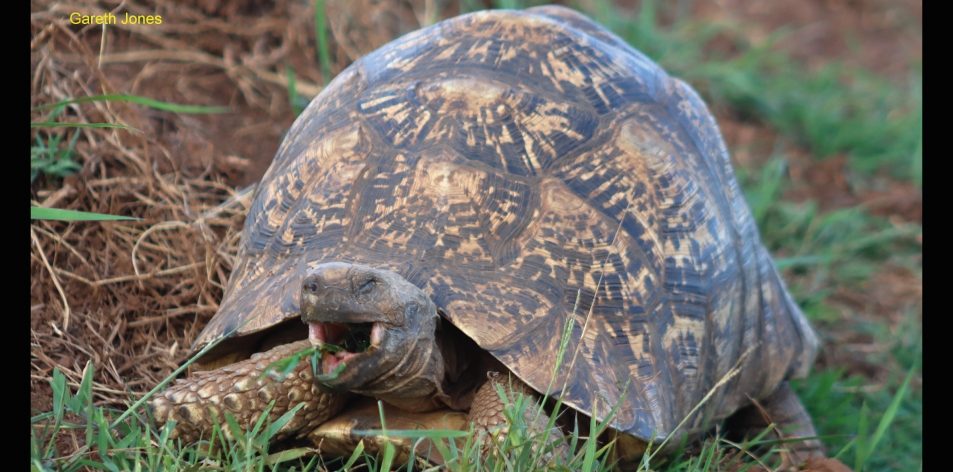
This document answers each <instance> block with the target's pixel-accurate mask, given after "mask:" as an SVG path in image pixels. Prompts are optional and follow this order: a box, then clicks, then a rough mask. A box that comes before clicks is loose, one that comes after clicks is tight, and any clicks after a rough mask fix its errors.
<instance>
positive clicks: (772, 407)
mask: <svg viewBox="0 0 953 472" xmlns="http://www.w3.org/2000/svg"><path fill="white" fill-rule="evenodd" d="M758 403H759V405H760V407H761V408H759V407H758V405H751V406H749V407H746V408H743V409H741V410H739V411H738V412H737V413H735V414H734V415H733V416H732V417H731V418H729V419H728V422H727V427H728V429H729V431H730V432H731V433H733V434H736V435H738V436H741V437H744V436H747V437H754V436H757V435H758V434H760V433H762V432H763V431H764V430H765V429H766V428H767V427H768V425H770V424H772V423H773V424H774V432H773V433H771V437H773V438H778V437H780V438H783V439H793V438H816V437H817V432H816V431H815V430H814V424H813V423H812V422H811V417H810V415H808V414H807V410H805V409H804V405H802V404H801V401H800V400H799V399H798V398H797V395H795V394H794V392H793V391H792V390H791V387H790V386H789V385H788V384H787V383H784V384H782V385H781V386H780V387H779V388H778V390H777V391H776V392H774V393H773V394H771V396H769V397H767V398H765V399H763V400H761V401H760V402H758ZM782 447H783V448H785V449H787V450H788V451H790V456H788V457H785V459H784V461H785V462H786V463H787V464H786V465H788V466H791V465H796V464H803V463H805V462H808V463H809V464H822V463H824V464H828V463H829V465H828V466H829V467H834V468H832V469H830V470H849V469H846V467H844V466H843V465H842V464H840V462H838V461H837V460H835V459H827V458H826V454H825V451H824V445H823V444H821V441H820V440H818V439H805V440H803V441H796V442H785V443H783V444H782ZM837 467H844V469H839V468H837ZM818 470H826V469H818Z"/></svg>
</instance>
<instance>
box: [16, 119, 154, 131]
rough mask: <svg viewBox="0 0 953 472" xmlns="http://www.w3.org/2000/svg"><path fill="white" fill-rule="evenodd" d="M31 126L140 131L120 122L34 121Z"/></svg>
mask: <svg viewBox="0 0 953 472" xmlns="http://www.w3.org/2000/svg"><path fill="white" fill-rule="evenodd" d="M30 128H115V129H122V130H126V131H135V132H136V133H140V132H141V131H139V130H138V129H136V128H133V127H132V126H126V125H121V124H118V123H61V122H58V121H32V122H30Z"/></svg>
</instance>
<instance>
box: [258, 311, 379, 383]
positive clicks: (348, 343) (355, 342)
mask: <svg viewBox="0 0 953 472" xmlns="http://www.w3.org/2000/svg"><path fill="white" fill-rule="evenodd" d="M312 324H317V323H312ZM324 325H325V327H327V326H328V325H330V323H327V324H324ZM334 328H335V329H334V330H333V331H335V332H336V333H337V334H335V335H333V336H330V337H327V340H325V341H322V342H320V343H319V344H315V345H313V346H311V347H308V348H305V349H302V350H300V351H297V352H295V353H294V354H292V355H291V356H288V357H285V358H282V359H279V360H277V361H275V362H272V363H271V364H269V365H268V367H267V368H265V370H264V372H263V373H262V374H261V375H262V376H264V375H270V376H271V377H272V378H273V379H275V380H277V381H279V382H280V381H283V380H284V379H285V378H287V376H288V375H289V374H290V373H291V372H292V371H294V369H295V368H296V367H297V365H298V363H299V362H301V361H302V360H304V359H308V360H309V361H310V363H311V373H312V375H314V378H315V379H316V380H317V381H319V382H322V383H326V382H330V381H332V380H334V379H336V378H338V376H340V375H341V372H343V371H344V369H345V368H346V367H347V360H348V359H350V358H352V357H354V356H355V355H357V354H360V353H364V352H367V351H368V350H369V349H371V348H372V347H373V344H372V341H371V339H372V333H373V331H374V323H353V324H343V323H337V324H335V326H334ZM328 331H331V330H330V329H329V330H328ZM312 332H313V330H312ZM325 332H327V331H325ZM321 338H322V339H323V338H324V336H323V335H322V336H321ZM332 340H333V341H334V342H331V341H332ZM312 342H314V340H313V337H312ZM324 356H330V358H329V361H328V362H327V364H328V366H327V367H328V369H325V370H327V372H324V371H322V368H321V367H322V360H323V359H324Z"/></svg>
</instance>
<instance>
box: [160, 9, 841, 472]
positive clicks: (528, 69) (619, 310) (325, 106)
mask: <svg viewBox="0 0 953 472" xmlns="http://www.w3.org/2000/svg"><path fill="white" fill-rule="evenodd" d="M348 339H351V340H352V341H353V342H351V343H350V344H348V342H349V341H347V340H348ZM213 342H219V344H217V345H216V346H215V347H214V348H213V349H211V350H208V352H207V354H205V356H204V357H203V358H202V359H200V361H199V362H200V367H201V368H202V369H204V370H202V371H200V372H194V373H193V374H192V375H191V376H190V377H189V378H186V379H180V380H178V381H177V382H176V383H175V384H174V385H173V386H172V387H170V388H169V389H168V390H166V391H165V392H164V393H163V394H162V395H160V396H159V397H158V398H157V399H156V400H154V401H153V402H152V409H153V412H154V414H155V416H156V418H157V420H158V421H159V422H160V423H164V422H166V421H168V420H170V419H174V420H176V427H175V434H176V435H178V436H179V437H182V438H186V439H194V438H197V437H198V436H199V435H200V434H206V433H207V431H208V430H209V429H210V428H211V425H212V422H213V420H214V419H215V418H219V417H220V416H221V415H222V414H223V412H230V413H231V414H233V415H235V416H236V418H237V420H238V422H239V423H240V424H241V425H243V426H247V425H251V424H253V423H254V421H255V420H256V419H257V418H258V416H259V415H260V414H261V412H262V411H263V410H264V408H265V405H267V404H268V403H269V402H274V407H273V408H272V409H271V410H270V413H269V415H270V418H271V419H275V418H277V417H278V416H280V415H281V414H284V413H285V412H287V411H288V410H289V409H290V408H292V407H294V406H295V405H298V404H302V405H303V406H302V407H301V408H302V409H301V410H299V411H298V412H297V413H296V414H295V416H294V417H293V420H292V421H291V422H289V423H288V424H286V425H285V426H284V427H283V428H282V429H281V435H280V436H281V437H295V438H304V439H306V440H310V441H314V442H315V443H317V444H319V445H320V447H321V450H322V451H331V452H336V453H346V452H348V449H349V448H351V447H353V446H354V445H355V444H356V441H357V440H358V439H360V437H359V435H358V434H357V431H358V430H362V429H374V428H380V423H379V420H378V411H377V405H376V403H374V402H373V400H375V399H376V400H381V401H382V402H383V404H384V405H386V415H385V416H386V417H387V423H388V424H387V426H388V427H389V428H391V429H393V428H456V429H466V428H467V425H468V424H469V422H473V423H474V424H476V425H477V426H478V427H482V428H485V429H487V430H488V431H489V430H494V429H492V428H495V427H498V426H500V427H505V425H504V423H505V421H506V420H505V418H504V417H503V416H504V415H503V414H502V406H501V405H502V401H503V400H502V399H501V397H500V396H499V394H498V393H499V392H498V390H497V388H498V386H504V385H505V386H506V388H509V390H508V391H509V392H511V393H517V394H523V395H527V396H529V397H530V398H533V399H534V400H536V401H541V398H542V396H543V395H546V397H547V398H550V399H556V398H558V399H559V400H561V402H562V403H563V405H565V406H568V407H570V408H571V410H572V411H574V412H576V413H577V414H580V415H585V416H586V417H593V416H594V417H596V418H597V419H598V420H600V421H603V420H606V419H608V420H609V425H610V429H611V431H610V433H611V435H612V437H613V438H615V439H616V440H617V443H616V448H615V449H616V453H617V457H618V460H619V461H620V462H619V463H620V464H631V463H634V462H633V461H635V460H637V458H638V457H639V456H640V455H642V454H643V452H644V451H645V449H646V447H647V444H649V443H653V444H655V445H658V444H659V443H661V442H662V441H663V439H664V438H667V437H671V438H674V440H673V441H670V442H669V443H671V444H677V443H679V440H680V439H683V438H686V437H692V436H694V435H698V434H700V433H703V432H705V431H706V430H707V429H708V428H709V427H710V426H711V425H712V424H714V423H715V422H718V421H721V420H725V419H728V420H729V423H728V424H729V425H731V427H732V428H736V429H738V430H743V429H744V428H749V429H750V428H752V427H755V426H757V427H765V426H766V425H767V422H766V420H765V418H763V417H762V415H761V414H760V413H759V412H762V413H767V414H768V416H769V418H770V420H771V421H774V422H775V423H777V424H780V425H781V426H782V427H783V428H782V429H783V430H784V431H785V432H786V433H788V434H793V435H795V436H802V437H812V436H815V432H814V428H813V426H812V423H811V419H810V417H809V416H808V415H807V413H806V410H805V409H804V408H803V406H802V405H801V403H800V402H799V401H798V399H797V397H796V396H795V395H794V394H793V393H792V391H791V388H790V387H789V386H788V383H787V380H788V379H790V378H796V377H801V376H804V375H806V373H807V372H808V370H809V368H810V366H811V365H812V362H813V360H814V358H815V355H816V352H817V348H818V341H817V337H816V335H815V333H814V332H813V331H812V328H811V327H810V325H809V323H808V321H807V320H806V319H805V317H804V315H803V314H802V312H801V311H800V309H799V308H798V305H797V304H796V303H795V301H794V300H793V299H792V297H791V295H790V294H789V293H788V291H787V289H786V287H785V284H784V282H783V281H782V279H781V277H780V275H779V273H778V271H777V269H776V267H775V266H774V264H773V262H772V260H771V257H770V255H769V253H768V251H767V250H766V248H765V247H764V245H763V244H762V242H761V240H760V236H759V233H758V229H757V228H756V226H755V222H754V220H753V218H752V214H751V211H750V210H749V208H748V206H747V204H746V203H745V200H744V198H743V194H742V192H741V190H740V189H739V186H738V183H737V181H736V178H735V176H734V173H733V170H732V167H731V163H730V160H729V154H728V151H727V149H726V146H725V144H724V142H723V139H722V137H721V135H720V132H719V130H718V127H717V125H716V123H715V121H714V119H713V117H712V115H711V114H710V112H709V111H708V109H707V108H706V105H705V104H704V103H703V101H702V100H701V98H700V97H699V96H698V95H697V94H696V92H695V91H694V90H693V89H692V88H691V87H690V86H689V85H687V84H686V83H685V82H683V81H681V80H679V79H677V78H674V77H671V76H669V75H668V74H667V73H666V72H665V71H663V70H662V69H661V68H660V67H659V66H658V65H657V64H656V63H654V62H653V61H652V60H650V59H649V58H647V57H646V56H645V55H643V54H642V53H640V52H639V51H637V50H635V49H633V48H632V47H630V46H629V45H627V44H626V43H625V42H624V41H622V40H621V39H620V38H618V37H617V36H615V35H614V34H613V33H611V32H610V31H608V30H606V29H604V28H603V27H602V26H600V25H598V24H596V23H594V22H593V21H592V20H590V19H589V18H587V17H585V16H583V15H582V14H580V13H577V12H575V11H573V10H570V9H567V8H563V7H558V6H544V7H535V8H530V9H527V10H522V11H501V10H496V11H482V12H476V13H471V14H466V15H462V16H458V17H455V18H451V19H448V20H445V21H442V22H439V23H437V24H434V25H432V26H429V27H426V28H423V29H420V30H418V31H416V32H413V33H411V34H408V35H405V36H403V37H401V38H398V39H396V40H394V41H392V42H390V43H389V44H386V45H384V46H383V47H381V48H380V49H378V50H376V51H374V52H372V53H370V54H368V55H367V56H365V57H363V58H361V59H360V60H358V61H356V62H354V63H353V64H352V65H351V66H349V67H348V68H347V69H346V70H344V71H343V72H342V73H341V74H340V75H339V76H338V77H336V78H335V79H334V80H333V81H332V82H331V83H330V84H329V85H328V86H327V87H326V89H325V90H324V91H322V92H321V93H320V94H319V95H318V96H317V97H316V98H315V99H314V100H313V101H312V102H311V103H310V105H309V106H308V107H307V109H306V110H304V112H303V113H302V114H301V115H300V116H299V117H298V118H297V120H296V121H295V122H294V124H293V125H292V127H291V129H290V130H289V132H288V134H287V135H286V137H285V138H284V140H283V142H282V144H281V146H280V147H279V150H278V152H277V155H276V157H275V159H274V161H273V162H272V164H271V166H270V167H269V169H268V170H267V172H266V174H265V175H264V177H263V179H262V181H261V183H260V184H259V185H258V187H257V190H256V193H255V196H254V198H253V203H252V205H251V208H250V210H249V213H248V216H247V219H246V222H245V226H244V229H243V233H242V239H241V245H240V249H239V253H238V257H237V264H236V266H235V268H234V270H233V272H232V274H231V276H230V279H229V282H228V286H227V288H226V290H225V294H224V297H223V300H222V303H221V305H220V307H219V309H218V312H217V313H216V315H215V316H214V317H213V318H212V320H211V321H210V322H209V323H208V325H207V326H206V327H205V329H204V331H202V332H201V334H200V335H199V337H198V338H197V340H196V342H195V345H194V346H193V352H195V351H199V350H200V349H203V348H205V347H207V346H209V345H211V343H213ZM563 342H565V345H564V346H563V349H562V350H561V343H563ZM341 343H344V347H345V350H343V351H339V352H337V353H334V354H325V355H324V356H323V357H322V359H321V361H320V365H319V366H316V368H315V367H312V366H309V365H308V363H307V362H300V363H299V365H298V366H297V367H295V370H294V371H293V372H292V373H291V374H290V375H289V376H287V377H285V378H284V379H279V380H275V379H273V378H272V377H269V376H263V375H262V373H263V372H264V370H265V369H266V368H267V367H268V366H269V365H272V364H273V362H275V361H276V360H278V359H283V358H287V357H289V356H291V355H292V354H294V353H296V352H299V351H301V350H302V349H305V348H307V347H308V346H311V345H321V346H327V345H330V344H341ZM561 353H562V354H563V355H564V357H563V363H562V365H560V366H557V361H558V360H559V359H558V358H559V356H560V354H561ZM567 353H568V354H567ZM556 367H558V368H556ZM313 368H314V369H315V371H319V372H312V369H313ZM331 373H334V374H337V377H334V376H333V375H330V374H331ZM755 402H757V403H758V404H757V405H755V404H754V403H755ZM729 417H730V418H729ZM537 418H539V417H537ZM542 418H543V420H545V419H546V418H545V416H543V417H542ZM683 420H684V422H683ZM680 423H681V424H680ZM544 424H545V422H544V423H532V425H535V426H534V427H545V426H543V425H544ZM557 426H558V424H557ZM494 431H499V429H495V430H494ZM550 433H554V432H553V431H550ZM370 440H371V441H370V443H371V445H374V444H377V445H378V447H380V445H381V444H383V441H385V440H388V439H386V438H379V437H378V438H370ZM390 440H392V441H394V442H398V443H399V442H400V441H399V440H397V439H394V438H391V439H390ZM375 441H376V442H375ZM801 444H802V446H801V449H803V450H804V451H806V453H807V454H808V455H821V454H823V448H822V446H821V445H820V443H819V442H818V441H816V440H813V441H811V440H808V441H804V442H803V443H801ZM399 445H402V446H403V447H404V452H405V453H406V449H407V448H408V447H410V446H409V445H408V444H407V443H400V444H399Z"/></svg>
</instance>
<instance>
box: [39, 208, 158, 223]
mask: <svg viewBox="0 0 953 472" xmlns="http://www.w3.org/2000/svg"><path fill="white" fill-rule="evenodd" d="M30 219H31V220H59V221H142V220H141V219H140V218H135V217H132V216H119V215H107V214H105V213H89V212H85V211H76V210H62V209H59V208H42V207H30Z"/></svg>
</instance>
